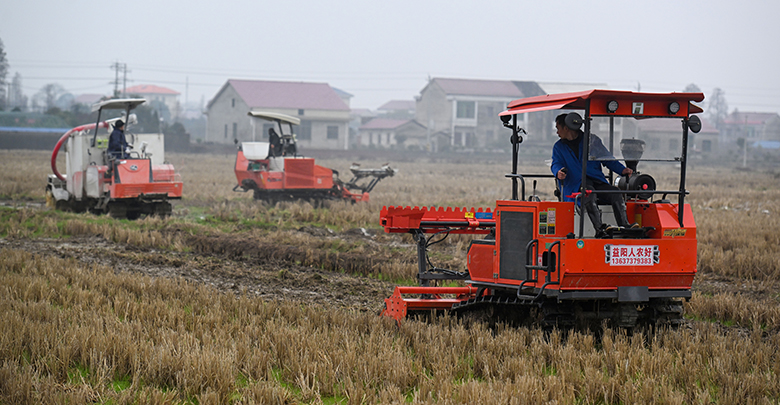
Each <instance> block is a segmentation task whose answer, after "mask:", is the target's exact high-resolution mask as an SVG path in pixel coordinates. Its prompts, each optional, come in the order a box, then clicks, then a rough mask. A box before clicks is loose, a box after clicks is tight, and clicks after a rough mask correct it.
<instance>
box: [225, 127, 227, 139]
mask: <svg viewBox="0 0 780 405" xmlns="http://www.w3.org/2000/svg"><path fill="white" fill-rule="evenodd" d="M225 139H227V124H225Z"/></svg>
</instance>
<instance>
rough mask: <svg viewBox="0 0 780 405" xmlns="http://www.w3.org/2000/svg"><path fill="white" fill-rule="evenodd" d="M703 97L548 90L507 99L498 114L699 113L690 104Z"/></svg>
mask: <svg viewBox="0 0 780 405" xmlns="http://www.w3.org/2000/svg"><path fill="white" fill-rule="evenodd" d="M702 100H704V94H702V93H639V92H633V91H620V90H598V89H594V90H586V91H578V92H574V93H560V94H548V95H543V96H536V97H528V98H521V99H517V100H515V101H512V102H511V103H509V106H508V107H507V110H506V111H503V112H501V113H500V114H498V115H499V116H506V115H515V114H521V113H526V112H535V111H547V110H558V109H562V110H585V109H586V108H588V107H590V115H600V116H623V117H635V118H644V117H686V116H688V115H689V114H697V113H701V112H703V111H704V110H702V108H701V107H699V106H697V105H695V104H693V102H700V101H702ZM613 101H614V102H617V106H616V107H615V105H614V104H612V106H613V107H614V108H616V109H615V110H614V111H613V110H610V109H608V107H607V106H608V104H610V102H613ZM673 102H677V103H678V104H679V109H678V111H676V112H674V113H672V112H671V111H670V108H669V106H670V104H671V103H673Z"/></svg>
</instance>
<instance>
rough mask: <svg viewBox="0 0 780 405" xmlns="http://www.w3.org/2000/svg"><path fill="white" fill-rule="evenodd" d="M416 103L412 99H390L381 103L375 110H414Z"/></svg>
mask: <svg viewBox="0 0 780 405" xmlns="http://www.w3.org/2000/svg"><path fill="white" fill-rule="evenodd" d="M415 107H417V103H415V101H414V100H390V101H388V102H386V103H384V104H382V105H381V106H380V107H379V108H377V110H385V111H387V110H414V109H415Z"/></svg>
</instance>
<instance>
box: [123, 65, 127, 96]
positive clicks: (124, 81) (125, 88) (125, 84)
mask: <svg viewBox="0 0 780 405" xmlns="http://www.w3.org/2000/svg"><path fill="white" fill-rule="evenodd" d="M122 97H127V63H125V64H124V74H123V76H122Z"/></svg>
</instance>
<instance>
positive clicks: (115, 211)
mask: <svg viewBox="0 0 780 405" xmlns="http://www.w3.org/2000/svg"><path fill="white" fill-rule="evenodd" d="M108 215H109V216H110V217H111V218H116V219H125V218H127V206H126V205H125V204H122V203H109V204H108Z"/></svg>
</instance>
